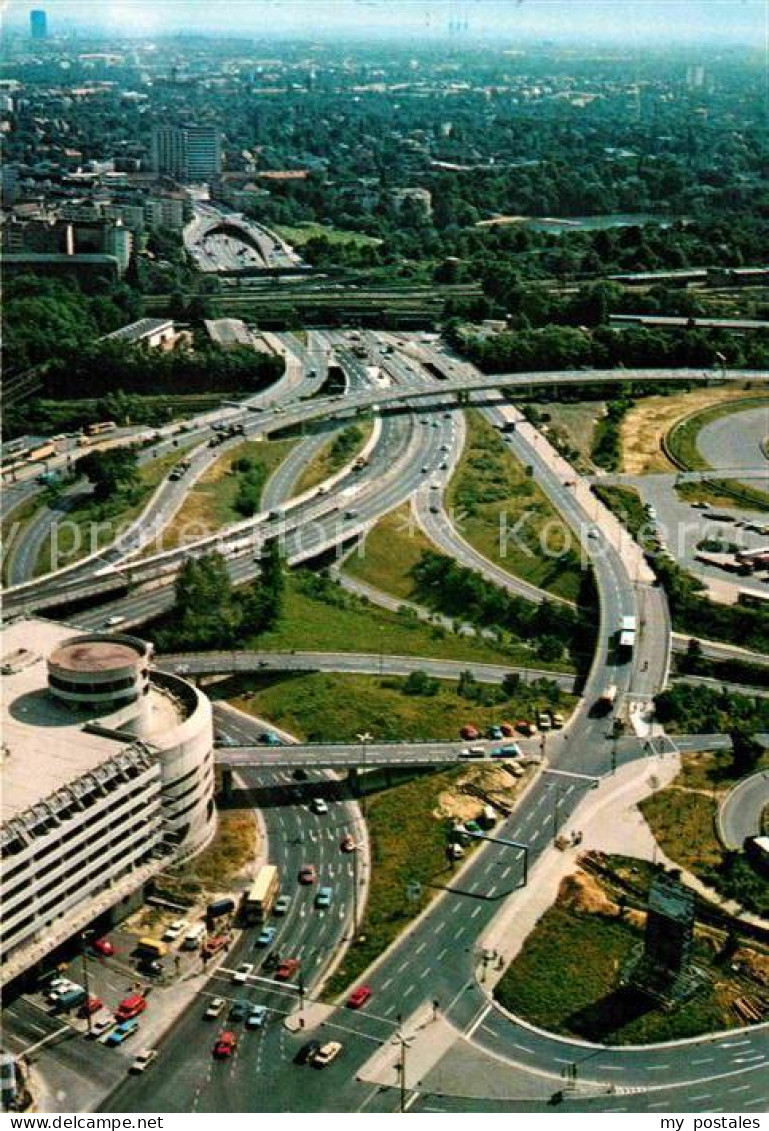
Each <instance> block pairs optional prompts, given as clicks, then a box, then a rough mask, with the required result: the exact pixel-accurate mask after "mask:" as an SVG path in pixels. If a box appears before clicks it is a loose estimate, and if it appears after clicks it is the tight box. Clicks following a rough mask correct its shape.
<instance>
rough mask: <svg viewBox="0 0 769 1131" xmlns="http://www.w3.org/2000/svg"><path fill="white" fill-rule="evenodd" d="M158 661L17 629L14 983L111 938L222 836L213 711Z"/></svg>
mask: <svg viewBox="0 0 769 1131" xmlns="http://www.w3.org/2000/svg"><path fill="white" fill-rule="evenodd" d="M151 660H152V645H151V644H149V643H147V642H146V641H144V640H140V639H139V638H138V637H135V636H130V635H127V634H120V635H115V634H111V633H109V632H101V633H100V632H94V633H88V634H79V635H77V634H74V633H73V631H72V629H71V628H69V627H68V626H67V625H65V624H57V623H54V622H52V621H46V620H42V619H20V620H18V621H15V622H12V623H10V624H9V625H7V626H6V628H5V629H4V630H3V635H2V672H3V677H4V684H5V697H4V706H3V734H4V742H3V751H2V754H3V758H2V766H1V768H0V783H1V784H2V827H1V829H0V837H1V839H2V859H3V876H2V886H1V890H2V904H3V924H2V933H1V934H0V982H1V983H2V984H7V983H9V982H11V981H14V980H15V979H17V978H19V977H20V976H21V975H23V974H24V973H25V971H27V970H28V969H30V968H31V967H32V966H34V965H35V964H37V963H39V962H40V960H41V959H42V958H44V957H45V956H46V955H47V954H49V953H51V952H53V951H55V950H56V949H57V948H58V947H60V946H61V945H62V944H63V943H65V942H66V941H67V940H68V939H70V938H72V936H73V935H76V934H77V933H78V932H81V931H83V930H84V929H86V928H88V927H90V926H91V925H92V924H97V926H98V929H100V930H101V929H107V928H108V927H109V925H110V924H111V923H113V922H116V921H118V920H119V919H121V918H122V917H123V916H124V915H126V914H128V913H129V912H130V911H131V910H133V908H134V907H135V906H136V905H137V902H138V901H140V899H141V895H142V891H143V887H144V885H145V883H146V882H147V881H148V880H149V879H150V878H151V877H152V876H154V875H155V874H156V873H158V872H159V871H161V870H162V869H163V868H167V867H168V866H169V864H172V863H174V862H175V861H178V860H180V859H183V858H185V857H188V856H191V855H193V854H195V853H196V852H198V851H200V850H201V849H202V848H204V847H205V846H206V845H207V844H208V842H209V841H210V839H211V837H212V836H213V834H214V831H215V828H216V811H215V805H214V763H213V723H212V713H211V704H210V702H209V700H208V699H207V698H206V696H205V695H203V694H202V693H201V692H200V691H198V690H197V689H196V688H195V687H193V686H192V684H190V683H187V682H186V681H185V680H183V679H180V678H179V677H178V676H172V675H167V674H165V673H161V672H156V671H153V670H151V667H150V664H151Z"/></svg>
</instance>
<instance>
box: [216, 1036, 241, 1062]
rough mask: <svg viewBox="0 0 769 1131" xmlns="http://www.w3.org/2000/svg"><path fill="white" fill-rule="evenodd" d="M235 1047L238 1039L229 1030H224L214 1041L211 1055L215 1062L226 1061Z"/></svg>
mask: <svg viewBox="0 0 769 1131" xmlns="http://www.w3.org/2000/svg"><path fill="white" fill-rule="evenodd" d="M237 1047H238V1038H237V1037H236V1036H235V1034H234V1033H232V1032H230V1030H229V1029H225V1030H223V1032H221V1033H220V1034H219V1036H218V1037H217V1038H216V1040H215V1041H214V1048H213V1053H214V1056H215V1058H216V1059H217V1060H226V1059H227V1057H229V1056H232V1054H233V1053H234V1052H235V1049H236V1048H237Z"/></svg>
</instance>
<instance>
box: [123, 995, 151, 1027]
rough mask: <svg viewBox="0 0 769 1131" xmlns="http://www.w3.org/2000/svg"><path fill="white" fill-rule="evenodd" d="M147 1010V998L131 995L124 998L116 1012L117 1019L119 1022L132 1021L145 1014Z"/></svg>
mask: <svg viewBox="0 0 769 1131" xmlns="http://www.w3.org/2000/svg"><path fill="white" fill-rule="evenodd" d="M146 1008H147V1001H146V998H144V997H142V995H141V994H130V995H129V996H128V997H126V998H123V1000H122V1001H121V1003H120V1005H119V1006H118V1007H117V1009H116V1010H115V1018H116V1020H117V1021H118V1022H120V1021H130V1020H131V1018H132V1017H138V1016H139V1014H140V1013H143V1012H144V1010H145V1009H146Z"/></svg>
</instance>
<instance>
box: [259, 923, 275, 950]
mask: <svg viewBox="0 0 769 1131" xmlns="http://www.w3.org/2000/svg"><path fill="white" fill-rule="evenodd" d="M277 933H278V928H277V927H262V929H261V931H260V932H259V934H258V935H257V936H256V939H255V940H254V946H271V944H272V943H274V942H275V936H276V935H277Z"/></svg>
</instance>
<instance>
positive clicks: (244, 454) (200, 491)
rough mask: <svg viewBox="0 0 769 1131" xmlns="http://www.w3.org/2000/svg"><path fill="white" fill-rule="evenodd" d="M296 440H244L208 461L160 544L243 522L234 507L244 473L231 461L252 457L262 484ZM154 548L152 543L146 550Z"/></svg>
mask: <svg viewBox="0 0 769 1131" xmlns="http://www.w3.org/2000/svg"><path fill="white" fill-rule="evenodd" d="M295 443H296V441H295V440H275V441H268V440H262V441H256V440H244V441H243V443H241V444H237V445H236V446H235V447H234V448H230V449H229V450H228V451H227V452H226V453H225V454H224V455H222V456H220V457H219V459H217V460H216V461H215V462H214V463H212V464H211V466H210V467H209V468H208V470H207V471H206V472H205V473H204V474H203V475H201V477H200V479H198V481H197V482H196V483H195V485H194V486H193V487H192V489H191V490H190V491H189V493H188V494H187V496H186V498H185V500H184V502H183V503H182V505H181V507H180V508H179V510H178V511H177V512H176V514H175V515H174V517H173V518H172V519H171V521H170V523H169V524H168V526H167V527H166V528H165V530H164V531H163V532H162V535H161V538H162V548H163V549H165V550H170V549H173V548H174V547H175V546H177V545H183V544H184V542H185V541H191V540H193V539H194V538H202V537H204V536H205V535H206V534H210V533H212V532H213V531H215V530H221V529H222V527H225V526H230V525H232V524H233V523H235V522H242V521H243V519H244V517H245V516H244V515H243V514H242V513H241V512H239V511H238V510H237V508H236V501H237V499H238V495H239V493H240V491H241V489H242V487H243V479H244V475H243V473H240V472H237V471H234V470H233V464H234V463H236V462H237V461H238V460H239V459H245V460H249V461H251V463H252V464H253V466H254V470H255V471H256V474H257V475H258V477H259V480H260V482H261V485H262V486H263V485H264V483H266V481H267V479H268V478H269V476H270V474H271V473H272V472H273V471H274V470H275V468H276V467H278V465H279V464H281V463H282V462H283V460H284V459H285V458H286V456H287V455H288V453H289V452H290V451H291V449H292V448H293V446H294V444H295ZM252 474H253V472H252ZM155 549H156V547H155V545H154V544H153V546H152V549H151V550H149V551H148V552H154V551H155Z"/></svg>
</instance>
